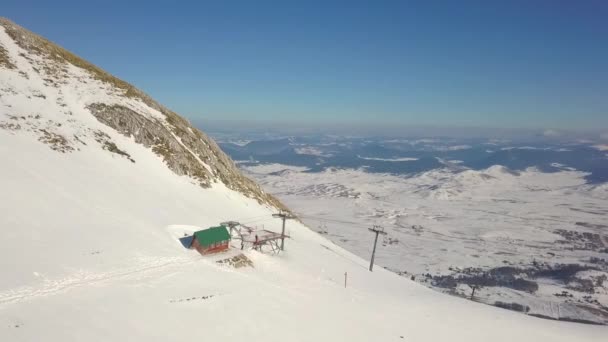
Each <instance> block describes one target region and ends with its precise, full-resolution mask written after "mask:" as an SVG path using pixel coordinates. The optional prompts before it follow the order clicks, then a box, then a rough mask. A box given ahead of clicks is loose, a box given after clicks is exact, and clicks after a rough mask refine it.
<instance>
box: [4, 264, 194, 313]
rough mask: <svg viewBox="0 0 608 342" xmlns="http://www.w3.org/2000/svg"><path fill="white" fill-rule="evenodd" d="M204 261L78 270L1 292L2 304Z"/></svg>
mask: <svg viewBox="0 0 608 342" xmlns="http://www.w3.org/2000/svg"><path fill="white" fill-rule="evenodd" d="M202 261H204V259H200V258H196V259H194V258H188V257H163V258H149V261H145V262H141V263H140V264H138V265H136V266H133V267H127V268H122V269H116V270H113V271H110V272H101V273H89V272H86V271H81V272H76V273H73V274H72V275H70V276H68V277H65V278H61V279H58V280H48V279H45V280H44V282H43V283H42V284H40V285H38V286H23V287H19V288H17V289H10V290H8V291H4V292H0V305H6V304H14V303H19V302H23V301H27V300H33V299H35V298H37V297H43V296H52V295H55V294H59V293H64V292H67V291H69V290H71V289H73V288H76V287H81V286H89V285H94V284H98V283H103V282H105V281H108V280H116V279H120V278H127V277H134V276H144V275H148V274H150V273H152V272H155V271H161V270H165V269H167V268H171V267H184V266H187V265H190V264H193V263H195V262H202Z"/></svg>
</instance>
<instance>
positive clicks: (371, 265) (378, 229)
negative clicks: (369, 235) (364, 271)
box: [367, 226, 386, 272]
mask: <svg viewBox="0 0 608 342" xmlns="http://www.w3.org/2000/svg"><path fill="white" fill-rule="evenodd" d="M367 229H368V230H369V231H370V232H374V233H376V238H375V239H374V250H373V251H372V260H371V261H370V262H369V271H370V272H372V269H373V268H374V257H375V256H376V244H378V235H380V234H382V235H386V232H385V231H384V228H382V227H380V226H374V227H373V228H367Z"/></svg>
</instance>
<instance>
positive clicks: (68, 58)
mask: <svg viewBox="0 0 608 342" xmlns="http://www.w3.org/2000/svg"><path fill="white" fill-rule="evenodd" d="M0 25H2V26H3V27H4V29H5V30H6V33H7V34H8V35H9V36H10V37H11V38H12V39H13V40H14V41H15V43H17V45H19V46H20V47H21V48H22V49H24V50H27V51H30V52H33V53H35V54H37V55H40V56H44V57H46V58H49V59H50V60H52V61H55V62H57V63H58V66H50V65H47V66H46V67H45V69H47V68H48V69H47V70H46V71H47V72H50V73H56V72H58V71H59V70H63V68H61V64H64V63H66V62H67V63H70V64H73V65H74V66H77V67H79V68H82V69H85V70H87V71H89V72H90V73H91V75H92V76H93V77H94V78H96V79H98V80H100V81H103V82H106V83H109V84H111V85H113V86H115V87H117V88H120V89H123V90H124V91H125V95H126V96H129V97H137V96H140V94H139V91H138V90H137V89H136V88H135V87H133V86H132V85H131V84H129V83H127V82H125V81H123V80H120V79H118V78H116V77H114V76H112V75H110V74H109V73H107V72H105V71H104V70H102V69H101V68H99V67H97V66H96V65H93V64H91V63H89V62H87V61H86V60H84V59H82V58H80V57H78V56H76V55H75V54H73V53H71V52H69V51H68V50H66V49H64V48H62V47H60V46H58V45H57V44H55V43H53V42H51V41H49V40H48V39H46V38H44V37H41V36H39V35H37V34H35V33H33V32H31V31H28V30H27V29H25V28H23V27H21V26H19V25H17V24H15V23H13V22H12V21H10V20H8V19H6V18H0ZM1 56H2V53H1V52H0V64H1V61H2V59H1V58H2V57H1ZM56 68H58V69H59V70H56Z"/></svg>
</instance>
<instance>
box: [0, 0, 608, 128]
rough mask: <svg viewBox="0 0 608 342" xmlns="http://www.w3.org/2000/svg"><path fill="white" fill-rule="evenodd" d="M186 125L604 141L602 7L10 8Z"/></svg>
mask: <svg viewBox="0 0 608 342" xmlns="http://www.w3.org/2000/svg"><path fill="white" fill-rule="evenodd" d="M0 15H2V16H6V17H8V18H10V19H12V20H14V21H15V22H17V23H18V24H20V25H22V26H25V27H27V28H29V29H31V30H33V31H35V32H37V33H39V34H42V35H43V36H46V37H47V38H49V39H51V40H52V41H54V42H57V43H59V44H60V45H62V46H64V47H66V48H67V49H69V50H71V51H73V52H75V53H77V54H78V55H80V56H82V57H84V58H86V59H88V60H90V61H91V62H93V63H95V64H97V65H99V66H101V67H102V68H104V69H106V70H107V71H109V72H111V73H113V74H115V75H116V76H118V77H120V78H122V79H125V80H127V81H129V82H131V83H133V84H135V85H136V86H138V87H140V88H142V89H143V90H145V91H146V92H148V93H149V94H150V95H152V96H153V97H155V98H156V99H158V100H159V101H160V102H162V103H164V104H166V105H168V106H169V107H171V108H172V109H174V110H176V111H177V112H179V113H181V114H183V115H184V116H186V117H188V118H190V119H193V120H199V119H229V120H231V119H234V120H241V119H246V120H262V121H264V120H271V119H277V120H280V121H285V122H294V123H297V122H313V123H314V122H317V123H324V122H332V123H336V122H349V123H353V122H360V123H366V122H382V123H388V124H393V123H400V124H407V125H460V126H494V127H496V126H498V127H538V128H557V129H560V128H598V127H603V128H606V127H608V1H603V0H597V1H584V0H581V1H575V0H572V1H559V0H554V1H538V0H521V1H516V0H513V1H498V0H497V1H492V0H489V1H449V0H446V1H406V0H403V1H341V2H331V3H330V1H319V2H315V1H271V2H266V1H242V2H241V1H215V2H204V1H200V2H192V3H188V2H181V3H177V2H171V1H166V2H163V3H162V4H156V3H155V2H154V1H150V2H140V3H136V2H131V1H123V2H112V1H74V2H64V1H40V2H34V1H27V0H21V1H11V0H8V1H7V0H3V1H2V6H1V12H0Z"/></svg>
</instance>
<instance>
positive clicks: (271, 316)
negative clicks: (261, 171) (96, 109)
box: [0, 29, 608, 342]
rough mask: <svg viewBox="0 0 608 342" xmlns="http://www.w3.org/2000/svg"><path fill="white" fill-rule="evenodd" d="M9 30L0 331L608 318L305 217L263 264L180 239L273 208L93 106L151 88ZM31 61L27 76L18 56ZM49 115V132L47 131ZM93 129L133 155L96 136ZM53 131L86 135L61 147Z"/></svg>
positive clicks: (517, 323) (461, 330)
mask: <svg viewBox="0 0 608 342" xmlns="http://www.w3.org/2000/svg"><path fill="white" fill-rule="evenodd" d="M0 43H1V44H2V46H3V47H4V48H5V49H6V50H8V52H9V57H10V58H11V60H12V62H14V63H15V64H17V67H18V68H17V69H16V70H10V69H6V68H3V67H0V85H1V86H2V97H1V98H0V100H1V101H0V120H1V121H2V122H3V123H5V125H4V126H3V127H2V129H0V160H2V165H1V167H0V188H1V189H2V194H1V196H0V247H1V248H0V274H1V280H2V281H1V282H0V340H1V341H40V340H45V341H127V340H128V341H168V340H185V339H193V338H204V339H209V340H224V341H243V340H253V341H313V340H314V341H390V340H395V341H400V340H404V341H443V340H450V341H466V342H471V341H488V340H493V341H514V340H515V341H520V342H521V341H604V340H605V337H606V335H607V333H608V330H607V328H606V327H600V326H589V325H582V324H571V323H563V322H556V321H548V320H542V319H537V318H533V317H527V316H524V315H520V314H517V313H514V312H510V311H507V310H501V309H497V308H493V307H490V306H485V305H479V304H477V303H474V302H471V301H467V300H463V299H461V298H456V297H450V296H446V295H444V294H441V293H437V292H435V291H432V290H430V289H428V288H426V287H424V286H422V285H420V284H417V283H415V282H412V281H409V280H407V279H405V278H403V277H399V276H397V275H396V274H394V273H391V272H388V271H386V270H384V269H382V268H380V267H377V268H376V269H375V270H374V272H373V273H371V272H369V271H368V270H367V262H366V261H365V260H363V259H361V258H359V257H357V256H355V255H353V254H351V253H349V252H347V251H346V250H344V249H342V248H340V247H338V246H336V245H335V244H333V243H332V242H330V241H329V240H327V239H325V238H324V237H322V236H320V235H318V234H317V233H314V232H313V231H311V230H310V229H308V228H307V227H306V226H304V225H303V224H301V223H299V222H296V221H290V222H289V223H288V232H289V235H290V236H291V239H289V240H288V241H287V242H286V251H285V253H282V254H281V255H279V256H270V255H266V254H262V253H259V252H257V251H251V250H246V251H244V253H245V255H246V256H247V257H248V258H249V259H251V260H252V261H253V264H254V267H249V268H239V269H233V268H230V267H228V266H221V265H220V264H218V263H216V262H215V261H216V260H217V258H218V256H216V257H202V256H200V255H199V254H197V253H196V252H194V251H191V250H187V249H185V248H184V247H183V246H182V244H181V243H180V242H179V241H178V240H177V236H180V235H181V234H183V233H187V232H191V231H192V230H193V229H195V228H194V227H202V228H204V227H208V226H211V225H217V224H218V223H219V222H222V221H225V220H240V221H257V222H258V224H260V225H261V224H263V225H264V228H265V229H271V230H275V231H279V227H280V222H279V221H278V220H276V219H271V214H272V213H275V212H276V209H274V208H271V207H268V206H265V205H261V204H259V203H258V202H257V201H254V200H252V199H250V198H247V197H245V196H244V195H242V194H240V193H238V192H236V191H233V190H229V189H228V188H226V187H225V186H224V185H223V184H222V183H221V182H215V183H213V184H212V186H211V188H209V189H204V188H201V187H200V186H198V185H197V184H194V183H196V182H193V180H192V179H190V178H188V177H185V176H178V175H176V174H175V173H174V172H172V171H171V170H170V169H169V168H168V167H167V165H166V164H165V163H164V162H163V160H162V159H161V157H160V156H159V155H157V154H155V153H153V151H152V150H151V149H147V148H145V147H144V146H143V145H140V144H137V143H135V142H134V140H133V138H132V137H126V136H123V135H121V134H118V133H116V132H114V131H113V130H112V129H110V128H109V127H107V126H104V125H102V124H101V123H99V122H98V121H97V120H96V119H95V118H94V117H93V115H92V114H91V113H90V112H89V111H88V110H86V104H87V103H90V102H92V101H95V102H97V101H98V100H100V99H99V98H98V97H104V98H103V101H107V102H112V101H117V102H118V103H120V104H121V105H124V106H127V107H129V106H139V105H141V106H145V104H143V103H139V102H137V101H136V100H132V99H127V98H121V96H120V94H119V93H117V92H116V91H115V89H112V88H106V86H107V85H104V84H100V83H99V82H101V81H99V80H95V79H92V78H91V77H90V75H87V72H86V71H85V70H80V69H78V68H76V67H75V66H73V65H68V68H67V71H66V73H67V75H68V76H67V77H66V78H64V79H62V80H61V84H60V85H59V86H56V85H54V84H51V85H49V84H48V82H43V81H44V80H40V79H38V78H37V76H36V75H38V71H35V70H30V69H27V68H29V66H28V65H26V64H23V63H26V61H25V59H24V58H25V57H24V56H26V57H28V58H30V59H31V60H33V61H34V62H36V61H35V59H36V57H35V56H27V53H26V52H22V51H20V50H19V48H18V47H17V46H15V45H12V43H11V40H10V38H9V37H8V36H7V35H4V32H3V31H2V30H1V29H0ZM20 52H21V53H23V54H24V56H21V55H20V54H19V53H20ZM42 62H43V61H42ZM24 68H25V70H29V72H27V77H29V78H27V77H26V76H24V75H23V74H20V73H19V72H18V71H19V70H21V71H23V70H24ZM53 83H55V82H53ZM33 94H34V95H35V94H37V95H38V96H32V95H33ZM106 96H107V98H106ZM44 100H46V101H44ZM50 102H53V103H58V107H55V106H54V105H48V103H50ZM139 111H141V110H139ZM143 111H145V112H150V113H152V112H151V111H150V108H144V109H143ZM38 115H40V117H37V116H38ZM161 119H162V118H161ZM20 120H21V121H20ZM36 120H38V121H36ZM13 121H14V122H13ZM58 124H60V125H58ZM28 127H29V128H28ZM41 130H47V131H52V132H55V133H56V136H55V137H54V138H53V139H51V140H44V139H42V140H41V139H40V136H39V133H40V132H41ZM91 131H101V132H104V133H105V134H107V135H108V136H110V137H111V138H112V141H114V142H115V144H116V145H117V146H119V147H120V148H121V149H122V150H123V151H126V152H127V153H128V154H129V156H130V158H132V159H133V160H135V161H136V162H132V161H131V160H130V159H129V158H125V157H124V156H123V155H120V154H116V153H111V152H109V151H107V150H104V149H102V148H100V146H99V145H98V144H95V142H94V139H93V138H92V137H91V136H90V134H88V133H90V132H91ZM58 136H64V137H68V138H69V139H70V142H71V143H74V142H77V143H78V145H76V146H78V148H77V149H74V150H73V151H72V152H71V153H68V152H66V151H62V150H61V149H59V150H57V149H52V148H51V147H52V143H53V141H56V140H57V139H59V140H61V139H60V138H58ZM78 139H81V140H82V139H84V140H82V142H79V141H80V140H78ZM293 172H294V174H299V171H298V170H293ZM354 176H356V175H354ZM387 185H388V183H387ZM325 203H326V204H329V205H332V204H336V205H342V204H343V203H341V202H336V203H331V202H325ZM326 209H331V207H327V208H326ZM339 209H340V208H339V207H335V210H339ZM370 209H372V208H370ZM372 210H373V209H372ZM266 218H268V219H266ZM260 219H261V220H260ZM220 257H221V256H220ZM379 261H383V260H379ZM345 273H347V275H348V278H347V279H348V283H347V285H346V287H345V286H344V275H345ZM199 334H200V336H199Z"/></svg>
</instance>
